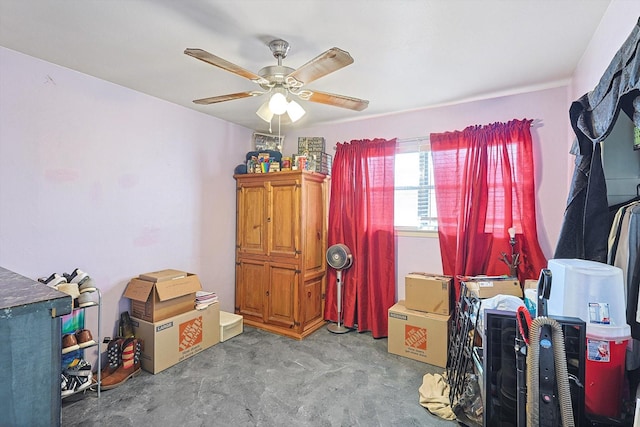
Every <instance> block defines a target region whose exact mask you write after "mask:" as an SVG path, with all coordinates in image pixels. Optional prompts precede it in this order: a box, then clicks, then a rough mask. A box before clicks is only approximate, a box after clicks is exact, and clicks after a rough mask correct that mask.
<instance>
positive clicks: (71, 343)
mask: <svg viewBox="0 0 640 427" xmlns="http://www.w3.org/2000/svg"><path fill="white" fill-rule="evenodd" d="M92 345H96V342H95V340H94V339H93V336H92V335H91V331H90V330H88V329H78V330H77V331H75V332H74V333H72V334H64V335H63V336H62V354H67V353H70V352H72V351H74V350H79V349H81V348H86V347H90V346H92Z"/></svg>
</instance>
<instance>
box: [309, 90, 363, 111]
mask: <svg viewBox="0 0 640 427" xmlns="http://www.w3.org/2000/svg"><path fill="white" fill-rule="evenodd" d="M298 96H300V98H302V99H305V100H307V101H311V102H318V103H320V104H327V105H333V106H335V107H342V108H348V109H349V110H355V111H362V110H364V109H365V108H367V107H368V106H369V101H367V100H365V99H358V98H352V97H350V96H344V95H335V94H332V93H326V92H318V91H312V90H305V91H300V93H299V94H298Z"/></svg>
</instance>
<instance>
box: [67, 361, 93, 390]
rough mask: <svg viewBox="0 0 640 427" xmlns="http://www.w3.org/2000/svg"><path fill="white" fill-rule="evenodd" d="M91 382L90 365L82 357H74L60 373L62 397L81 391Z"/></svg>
mask: <svg viewBox="0 0 640 427" xmlns="http://www.w3.org/2000/svg"><path fill="white" fill-rule="evenodd" d="M92 383H93V373H92V372H91V365H90V364H89V363H87V361H86V360H84V359H75V360H74V361H73V362H71V364H70V365H69V367H67V369H65V370H64V372H63V373H62V397H67V396H69V395H71V394H73V393H78V392H80V391H83V390H85V389H87V388H89V387H90V386H91V384H92Z"/></svg>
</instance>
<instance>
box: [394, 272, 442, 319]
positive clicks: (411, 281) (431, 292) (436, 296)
mask: <svg viewBox="0 0 640 427" xmlns="http://www.w3.org/2000/svg"><path fill="white" fill-rule="evenodd" d="M452 290H453V280H452V278H451V276H439V275H435V274H427V273H411V274H408V275H406V276H405V278H404V293H405V306H406V307H407V308H408V309H410V310H418V311H426V312H428V313H435V314H441V315H443V316H448V315H449V314H450V313H451V307H452V300H453V298H452V297H451V292H452Z"/></svg>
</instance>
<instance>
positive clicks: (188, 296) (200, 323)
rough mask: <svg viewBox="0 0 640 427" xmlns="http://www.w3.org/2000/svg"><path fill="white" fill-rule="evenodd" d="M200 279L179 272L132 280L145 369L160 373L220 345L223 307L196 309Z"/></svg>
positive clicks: (130, 292)
mask: <svg viewBox="0 0 640 427" xmlns="http://www.w3.org/2000/svg"><path fill="white" fill-rule="evenodd" d="M201 289H202V286H201V284H200V280H199V279H198V276H197V275H195V274H192V273H187V272H184V271H180V270H171V269H169V270H161V271H154V272H151V273H145V274H140V275H139V276H138V277H135V278H133V279H131V280H130V281H129V284H128V285H127V288H126V290H125V293H124V296H125V297H127V298H129V299H130V300H131V317H132V319H131V320H132V322H133V330H134V333H135V336H136V337H137V338H140V339H141V340H142V341H143V347H142V355H141V360H140V364H141V366H142V369H144V370H145V371H148V372H151V373H152V374H157V373H158V372H161V371H163V370H165V369H167V368H168V367H170V366H173V365H175V364H176V363H178V362H181V361H182V360H185V359H187V358H189V357H191V356H193V355H195V354H198V353H200V352H201V351H203V350H205V349H207V348H209V347H211V346H213V345H215V344H218V343H219V342H220V308H219V304H218V302H215V303H213V304H211V305H209V306H208V307H206V308H205V309H202V310H195V309H194V307H195V299H196V292H198V291H199V290H201Z"/></svg>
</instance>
